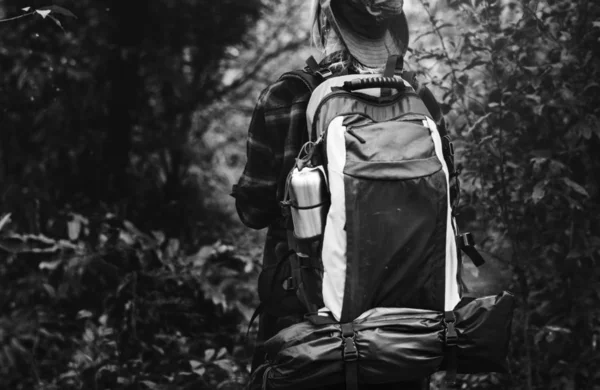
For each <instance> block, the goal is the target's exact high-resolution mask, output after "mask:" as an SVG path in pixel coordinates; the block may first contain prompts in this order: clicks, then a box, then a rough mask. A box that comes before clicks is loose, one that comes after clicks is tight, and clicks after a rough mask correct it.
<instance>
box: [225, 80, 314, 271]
mask: <svg viewBox="0 0 600 390" xmlns="http://www.w3.org/2000/svg"><path fill="white" fill-rule="evenodd" d="M309 99H310V91H309V90H308V88H307V87H306V86H305V85H304V84H303V83H302V82H301V81H299V80H293V79H291V80H290V79H286V80H280V81H277V82H275V83H274V84H272V85H270V86H269V87H267V88H266V89H265V90H264V91H263V92H262V94H261V95H260V98H259V100H258V103H257V105H256V108H255V110H254V113H253V115H252V121H251V122H250V128H249V130H248V139H247V144H246V146H247V162H246V166H245V168H244V172H243V174H242V176H241V178H240V180H239V182H238V184H237V185H235V186H234V187H233V193H232V196H234V197H235V199H236V209H237V212H238V215H239V217H240V219H241V221H242V222H243V223H244V224H245V225H246V226H248V227H250V228H253V229H262V228H265V227H268V228H269V229H268V231H267V238H266V242H265V248H264V252H263V266H268V265H270V264H275V263H276V262H277V257H278V256H282V255H283V254H282V252H281V251H283V253H285V251H287V232H286V227H285V224H284V221H283V216H282V213H281V207H280V203H279V202H281V200H282V199H283V196H284V192H285V182H286V178H287V175H288V173H289V172H290V171H291V170H292V168H293V167H294V163H295V159H296V157H297V156H298V153H299V152H300V148H301V147H302V145H303V144H304V143H305V142H306V141H307V140H308V132H307V126H306V108H307V105H308V100H309ZM282 243H283V244H285V246H280V247H279V248H278V245H280V244H282ZM276 253H278V254H276Z"/></svg>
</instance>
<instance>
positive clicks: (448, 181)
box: [254, 57, 513, 389]
mask: <svg viewBox="0 0 600 390" xmlns="http://www.w3.org/2000/svg"><path fill="white" fill-rule="evenodd" d="M309 65H311V68H312V72H292V73H288V74H285V75H284V76H282V77H283V78H296V79H299V80H301V81H302V82H304V83H305V84H306V85H307V87H309V88H311V91H312V94H311V98H310V101H309V103H308V108H307V114H306V115H307V124H308V142H307V143H306V145H305V146H304V147H303V149H302V151H301V154H300V155H299V156H298V159H297V163H296V166H295V168H294V169H293V170H292V172H290V175H289V177H288V183H287V186H286V195H285V199H284V200H283V202H282V205H283V206H284V211H285V214H286V215H289V216H290V217H291V218H289V221H290V232H289V234H288V237H289V240H288V241H289V247H290V249H291V252H289V253H288V256H287V257H286V259H289V264H290V265H289V270H290V271H289V272H290V273H289V276H288V277H287V278H286V279H285V282H286V286H288V287H289V288H287V291H289V292H291V294H292V297H295V298H297V299H296V302H297V303H299V304H296V305H295V310H297V307H298V306H301V307H303V308H304V311H305V313H306V316H305V321H304V322H301V323H299V324H296V325H292V326H290V327H288V328H286V329H284V330H282V331H281V332H279V333H278V334H277V335H275V336H274V337H272V338H271V339H269V340H267V342H266V343H265V350H266V353H267V361H266V363H265V364H264V365H263V366H262V367H260V368H259V369H257V370H256V371H255V376H254V377H255V378H258V377H260V378H262V386H263V388H266V389H295V388H297V389H304V388H311V387H317V386H322V385H327V384H335V383H344V382H345V383H346V386H347V388H348V389H356V388H357V386H358V384H359V383H365V384H373V383H386V382H397V381H410V380H415V379H420V378H422V377H424V376H428V375H430V374H432V373H434V372H436V371H438V370H447V371H448V373H449V375H447V381H446V383H447V385H448V386H452V385H453V383H455V374H456V373H457V372H463V373H467V372H482V371H503V370H504V368H505V366H504V363H505V362H504V361H505V359H506V354H507V347H508V338H509V333H510V324H511V318H512V307H513V298H512V295H511V294H509V293H503V294H500V295H499V296H497V297H485V298H480V299H476V300H472V299H471V300H466V299H462V300H461V286H460V283H459V279H458V275H459V268H460V251H461V250H462V251H464V252H467V253H468V254H469V255H470V257H471V258H472V259H473V261H474V262H475V263H476V265H478V266H479V265H481V264H482V262H483V259H482V257H481V256H480V255H479V254H478V253H477V252H476V251H475V249H474V246H473V240H472V238H471V235H470V234H462V235H461V234H459V233H458V231H457V228H456V224H455V221H454V210H455V206H456V205H455V202H456V200H457V198H458V180H457V178H456V176H457V173H456V171H455V169H454V161H453V149H452V144H451V143H450V139H449V137H448V135H447V134H446V132H445V126H444V122H443V117H442V115H441V112H440V111H439V107H438V106H437V103H436V102H435V99H434V98H433V95H432V94H431V92H429V90H427V89H426V88H423V87H418V86H417V85H416V84H415V82H414V80H413V75H409V74H408V72H405V73H404V74H403V77H404V79H403V78H402V77H399V76H396V75H394V69H395V65H396V58H395V57H391V58H390V61H388V65H387V66H386V70H385V72H384V73H383V75H341V76H336V77H328V76H330V75H328V74H326V73H324V72H323V71H320V70H318V69H316V66H315V63H314V61H312V62H310V63H309ZM405 79H407V80H405ZM316 84H319V85H318V86H317V87H316V88H315V85H316ZM313 88H314V91H313ZM393 91H395V92H394V93H393ZM295 183H301V184H302V185H298V186H295ZM307 221H308V222H307ZM292 222H293V223H292ZM300 226H301V227H302V228H300ZM307 232H308V233H307ZM310 232H313V233H314V234H311V233H310ZM278 266H279V265H278ZM278 268H281V267H278ZM270 280H271V284H270V285H271V286H272V285H273V281H275V285H279V284H280V282H281V280H277V279H276V278H275V279H274V278H273V277H271V279H270ZM262 295H263V296H267V295H268V292H263V294H262ZM262 298H263V297H261V299H262ZM263 301H265V300H263Z"/></svg>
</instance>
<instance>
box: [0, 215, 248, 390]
mask: <svg viewBox="0 0 600 390" xmlns="http://www.w3.org/2000/svg"><path fill="white" fill-rule="evenodd" d="M71 217H72V218H71V220H70V221H69V231H70V239H69V240H56V239H51V238H49V237H46V236H43V235H19V234H15V233H10V234H4V235H3V237H2V239H0V246H1V248H2V249H3V250H4V252H5V254H4V255H3V259H2V260H3V261H2V266H1V267H0V281H1V283H2V286H3V294H2V299H1V301H0V307H1V308H2V310H1V312H2V313H3V315H2V316H0V331H1V332H0V336H1V337H0V367H1V370H2V375H1V376H0V378H1V379H0V387H2V388H11V389H19V388H34V387H35V388H44V389H79V388H96V389H115V388H150V389H181V388H206V389H214V388H232V389H233V388H240V386H241V384H243V383H244V380H245V378H246V375H247V364H248V357H249V356H250V351H249V350H247V349H246V347H247V346H249V344H248V343H246V342H245V340H244V330H245V329H243V328H244V324H247V323H248V320H249V317H250V313H251V309H250V308H251V307H253V306H255V302H254V300H255V296H254V292H253V290H254V283H255V278H256V269H255V265H254V259H252V258H251V257H244V256H241V255H236V254H235V253H234V252H233V250H234V248H233V247H232V246H230V245H225V244H223V243H221V242H216V243H214V244H213V245H208V246H203V247H202V248H200V250H199V251H198V252H197V253H194V254H191V255H185V254H184V253H182V251H181V247H180V243H179V241H178V240H176V239H169V240H167V239H165V236H164V234H161V233H160V232H152V233H150V234H147V233H144V232H142V231H140V230H139V229H137V228H136V227H135V226H134V225H133V224H132V223H131V222H129V221H126V220H119V219H118V218H116V217H114V216H110V215H107V216H104V217H102V218H89V219H88V218H85V217H83V216H81V215H72V216H71ZM140 386H141V387H140Z"/></svg>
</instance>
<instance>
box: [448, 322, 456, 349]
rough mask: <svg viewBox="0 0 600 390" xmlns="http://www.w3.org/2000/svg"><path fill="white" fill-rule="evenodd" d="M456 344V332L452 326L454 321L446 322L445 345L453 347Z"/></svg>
mask: <svg viewBox="0 0 600 390" xmlns="http://www.w3.org/2000/svg"><path fill="white" fill-rule="evenodd" d="M457 344H458V333H456V328H455V327H454V322H447V323H446V346H448V347H454V346H456V345H457Z"/></svg>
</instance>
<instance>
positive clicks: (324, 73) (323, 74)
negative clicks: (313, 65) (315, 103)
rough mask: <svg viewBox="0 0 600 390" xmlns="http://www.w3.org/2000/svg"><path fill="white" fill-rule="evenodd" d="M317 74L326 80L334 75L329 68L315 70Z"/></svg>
mask: <svg viewBox="0 0 600 390" xmlns="http://www.w3.org/2000/svg"><path fill="white" fill-rule="evenodd" d="M315 74H316V75H317V76H319V77H321V78H322V79H323V80H326V79H327V78H329V77H331V76H333V72H332V71H331V70H329V68H327V69H321V70H318V71H316V72H315Z"/></svg>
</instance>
